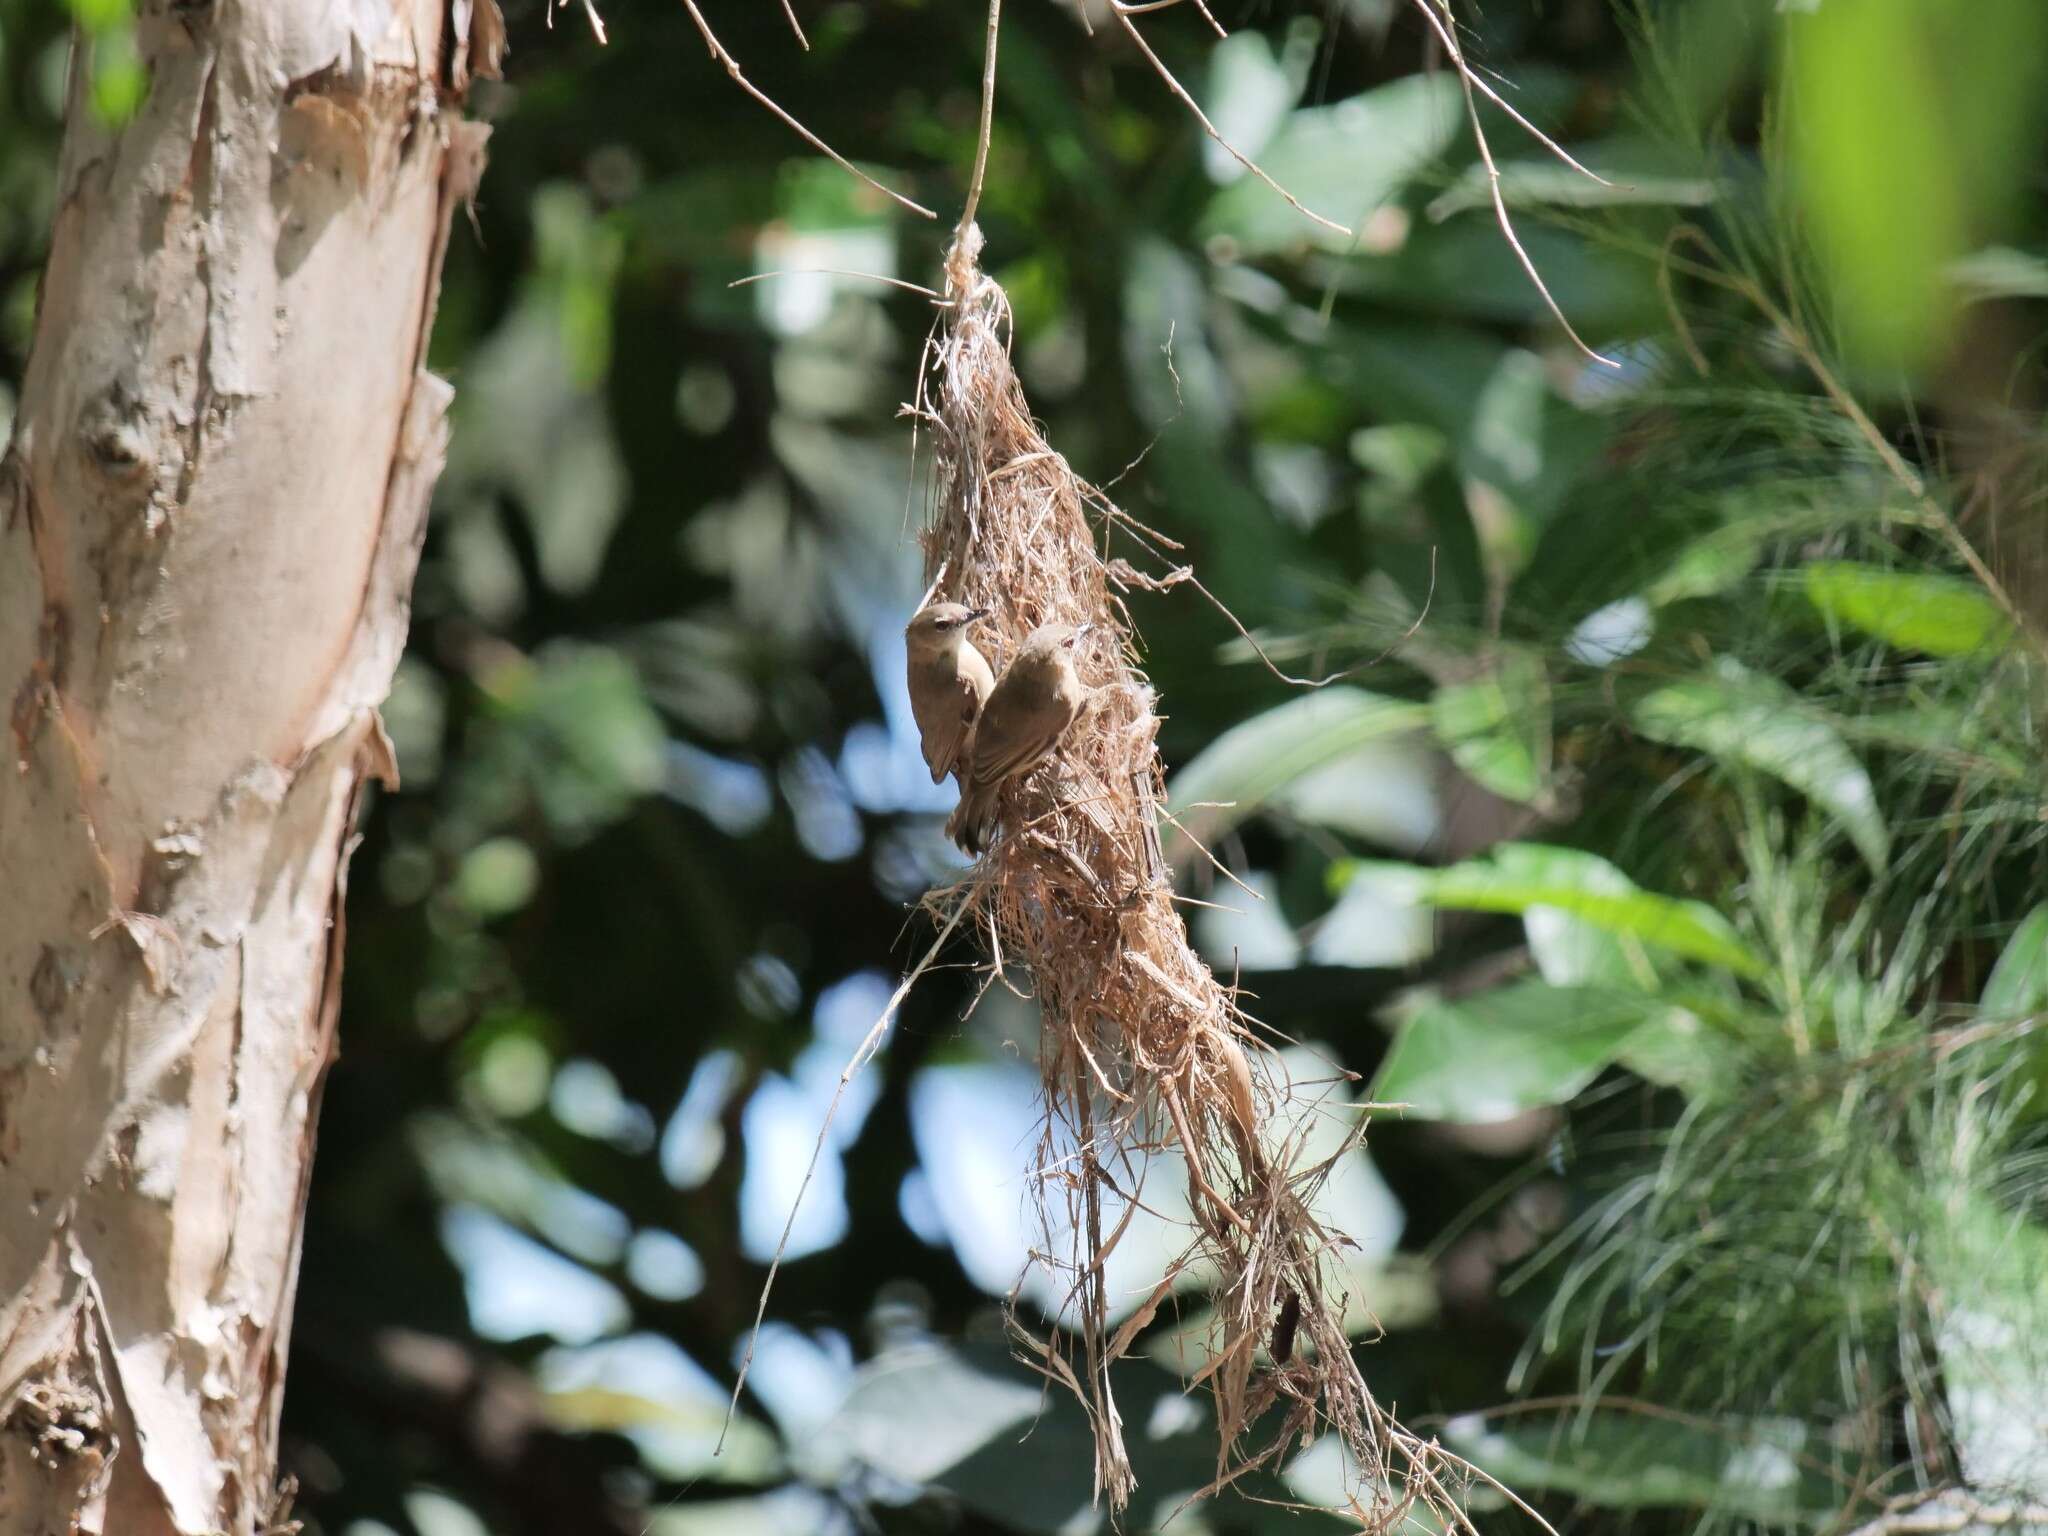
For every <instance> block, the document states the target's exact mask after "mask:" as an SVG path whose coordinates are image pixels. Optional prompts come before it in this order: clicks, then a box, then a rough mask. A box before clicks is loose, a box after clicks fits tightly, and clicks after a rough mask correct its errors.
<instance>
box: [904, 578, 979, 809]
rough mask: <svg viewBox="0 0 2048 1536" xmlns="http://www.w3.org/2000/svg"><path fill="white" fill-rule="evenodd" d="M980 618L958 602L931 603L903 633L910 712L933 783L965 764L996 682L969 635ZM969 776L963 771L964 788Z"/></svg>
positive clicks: (914, 616)
mask: <svg viewBox="0 0 2048 1536" xmlns="http://www.w3.org/2000/svg"><path fill="white" fill-rule="evenodd" d="M981 616H982V610H980V609H977V608H967V607H963V606H962V605H961V604H959V603H930V604H927V605H926V606H925V607H923V608H920V609H918V611H917V612H916V613H915V614H914V615H912V617H911V620H910V623H909V624H908V625H907V626H906V627H905V628H904V631H903V639H904V647H905V650H906V652H907V653H908V654H907V659H906V665H907V667H908V669H909V682H910V713H911V715H912V717H913V718H915V719H916V721H917V730H918V735H919V737H920V738H921V745H922V746H923V748H924V761H925V766H926V767H928V768H930V769H931V771H932V782H933V783H934V784H937V783H939V782H941V781H942V780H943V779H944V778H945V777H946V775H947V774H949V773H953V772H955V771H956V770H960V769H963V768H964V766H965V765H964V763H963V762H962V756H963V753H964V751H965V749H966V747H967V744H968V743H969V742H970V741H971V740H972V739H973V735H974V723H975V721H976V720H977V719H978V718H979V717H980V715H981V707H982V705H983V704H984V703H985V702H986V701H987V699H988V696H989V690H990V689H992V688H994V687H995V685H996V679H995V674H994V673H993V672H991V671H990V670H989V665H988V661H987V659H986V658H985V657H984V656H983V655H982V654H981V652H980V651H978V650H976V649H975V648H974V642H973V641H972V640H969V639H968V638H967V627H968V625H970V624H972V623H973V622H974V621H975V620H976V619H978V618H980V617H981ZM966 777H967V776H966V774H965V773H964V772H961V774H960V778H961V782H962V786H963V787H964V786H965V783H966Z"/></svg>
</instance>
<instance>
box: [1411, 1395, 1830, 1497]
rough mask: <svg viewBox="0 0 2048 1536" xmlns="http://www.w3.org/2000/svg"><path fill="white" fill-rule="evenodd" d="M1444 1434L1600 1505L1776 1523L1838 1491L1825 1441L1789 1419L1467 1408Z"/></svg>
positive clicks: (1472, 1456)
mask: <svg viewBox="0 0 2048 1536" xmlns="http://www.w3.org/2000/svg"><path fill="white" fill-rule="evenodd" d="M1444 1441H1445V1443H1446V1444H1447V1445H1449V1446H1450V1448H1451V1449H1452V1450H1454V1451H1456V1452H1457V1453H1458V1454H1459V1455H1461V1456H1464V1457H1466V1458H1468V1459H1469V1460H1470V1461H1472V1462H1473V1464H1474V1465H1476V1466H1479V1467H1482V1468H1484V1469H1485V1470H1486V1471H1487V1472H1488V1473H1490V1474H1491V1475H1492V1476H1494V1477H1497V1478H1499V1479H1500V1480H1501V1481H1502V1482H1503V1483H1505V1484H1506V1485H1507V1486H1508V1487H1510V1488H1513V1489H1516V1490H1517V1491H1519V1492H1522V1493H1533V1492H1535V1491H1537V1490H1539V1489H1549V1490H1554V1491H1556V1492H1559V1493H1568V1494H1572V1495H1575V1496H1576V1497H1577V1498H1579V1499H1580V1500H1582V1501H1584V1502H1585V1503H1587V1504H1592V1505H1599V1506H1602V1507H1604V1508H1607V1509H1655V1508H1671V1507H1675V1508H1688V1509H1701V1510H1709V1509H1710V1510H1712V1511H1714V1513H1715V1514H1717V1515H1721V1516H1734V1517H1737V1518H1742V1519H1749V1520H1758V1521H1768V1522H1774V1523H1782V1522H1787V1521H1796V1520H1800V1519H1801V1518H1802V1517H1818V1516H1820V1515H1823V1514H1826V1513H1829V1512H1830V1511H1832V1510H1834V1509H1836V1508H1837V1507H1839V1505H1840V1503H1841V1498H1842V1490H1841V1488H1840V1487H1839V1486H1838V1485H1837V1484H1836V1482H1835V1480H1834V1479H1833V1478H1832V1477H1831V1476H1830V1475H1829V1474H1828V1471H1827V1470H1826V1469H1827V1463H1828V1462H1829V1461H1830V1460H1831V1459H1832V1458H1831V1457H1830V1455H1829V1452H1828V1450H1827V1448H1826V1446H1825V1445H1824V1444H1823V1443H1821V1442H1820V1440H1819V1439H1818V1437H1817V1436H1811V1435H1809V1432H1808V1430H1807V1428H1806V1426H1804V1425H1803V1424H1800V1423H1799V1422H1798V1421H1797V1420H1793V1419H1751V1420H1743V1419H1730V1420H1728V1421H1726V1422H1725V1423H1723V1424H1721V1425H1718V1426H1703V1425H1701V1424H1698V1423H1691V1422H1687V1423H1679V1422H1675V1421H1674V1420H1671V1419H1664V1418H1648V1417H1639V1416H1637V1415H1634V1414H1629V1413H1624V1412H1620V1411H1617V1410H1604V1409H1603V1410H1598V1411H1594V1412H1590V1413H1584V1414H1578V1413H1566V1414H1557V1413H1542V1414H1537V1413H1531V1414H1511V1415H1509V1414H1502V1415H1494V1416H1492V1417H1483V1416H1481V1415H1479V1414H1466V1415H1461V1416H1460V1417H1458V1418H1455V1419H1452V1420H1451V1421H1450V1422H1449V1423H1448V1424H1446V1425H1445V1426H1444ZM1845 1480H1846V1479H1845Z"/></svg>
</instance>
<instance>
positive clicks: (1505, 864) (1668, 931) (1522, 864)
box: [1330, 843, 1764, 976]
mask: <svg viewBox="0 0 2048 1536" xmlns="http://www.w3.org/2000/svg"><path fill="white" fill-rule="evenodd" d="M1330 873H1331V880H1332V882H1333V883H1348V882H1349V881H1351V880H1354V879H1359V880H1372V881H1373V882H1375V883H1376V884H1382V885H1384V886H1386V887H1388V888H1389V890H1390V891H1392V892H1394V893H1398V894H1400V895H1403V896H1405V897H1406V898H1407V899H1408V900H1410V901H1416V902H1422V903H1426V904H1427V905H1430V906H1436V907H1451V908H1455V909H1457V910H1460V911H1467V912H1513V913H1518V914H1521V913H1527V912H1529V911H1531V910H1533V909H1537V908H1545V907H1547V908H1553V909H1555V910H1557V911H1559V912H1563V913H1565V914H1567V915H1569V916H1571V917H1575V918H1579V919H1581V920H1583V921H1585V922H1588V923H1591V924H1592V925H1593V926H1594V927H1596V928H1599V929H1602V930H1603V931H1605V932H1607V933H1611V934H1615V935H1617V936H1619V937H1623V938H1627V939H1635V940H1639V941H1641V942H1642V943H1644V944H1652V945H1655V946H1657V947H1658V948H1660V949H1668V950H1670V951H1672V952H1673V953H1674V954H1679V955H1683V956H1685V957H1686V958H1687V959H1690V960H1699V961H1702V962H1704V963H1705V964H1708V965H1716V966H1720V967H1722V968H1723V969H1725V970H1729V971H1733V972H1734V973H1736V974H1737V975H1739V976H1757V975H1761V974H1762V972H1763V968H1764V966H1763V961H1762V960H1761V959H1759V958H1758V956H1757V955H1756V953H1755V952H1754V951H1753V950H1752V949H1751V948H1750V947H1749V946H1748V945H1747V944H1746V943H1745V942H1744V941H1743V939H1742V936H1741V935H1740V934H1738V933H1737V932H1736V931H1735V927H1734V925H1733V924H1732V923H1730V922H1729V921H1728V919H1727V918H1725V917H1723V916H1722V915H1721V914H1720V913H1719V912H1716V911H1715V910H1714V909H1713V908H1712V907H1710V906H1707V905H1706V904H1705V903H1704V902H1698V901H1686V900H1683V899H1681V898H1678V897H1672V896H1659V895H1656V894H1654V893H1652V892H1649V891H1645V890H1642V889H1640V888H1639V887H1637V886H1636V885H1635V884H1633V883H1632V882H1631V881H1630V880H1629V879H1628V877H1627V876H1625V875H1623V874H1622V873H1621V872H1620V871H1619V870H1617V869H1616V868H1615V867H1614V866H1613V865H1611V864H1609V863H1608V862H1607V861H1606V860H1605V859H1601V858H1598V857H1596V856H1595V855H1593V854H1590V853H1582V852H1580V851H1579V850H1577V849H1574V848H1553V847H1549V846H1547V845H1545V844H1542V843H1503V844H1501V845H1500V846H1499V847H1497V848H1495V849H1494V850H1493V852H1492V854H1491V856H1489V857H1488V858H1484V859H1472V860H1468V861H1467V862H1465V863H1463V864H1454V865H1452V866H1451V867H1450V868H1448V869H1424V868H1420V867H1418V866H1416V865H1413V864H1393V863H1381V862H1375V861H1370V860H1352V861H1347V862H1345V863H1342V864H1339V865H1336V866H1334V867H1333V868H1332V870H1331V872H1330Z"/></svg>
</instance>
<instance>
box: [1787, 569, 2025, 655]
mask: <svg viewBox="0 0 2048 1536" xmlns="http://www.w3.org/2000/svg"><path fill="white" fill-rule="evenodd" d="M1806 596H1807V598H1808V600H1809V601H1811V602H1812V604H1813V606H1814V607H1816V608H1818V609H1819V610H1820V611H1821V612H1822V613H1823V614H1825V615H1826V616H1827V617H1828V618H1830V619H1833V620H1834V621H1836V622H1837V623H1841V624H1847V625H1849V626H1850V627H1852V628H1854V629H1860V630H1862V631H1863V632H1864V633H1865V634H1867V635H1875V636H1876V637H1877V638H1878V639H1880V640H1882V641H1884V642H1885V643H1886V644H1888V645H1895V646H1898V647H1899V648H1900V649H1902V650H1908V651H1923V652H1925V653H1926V654H1927V655H1929V656H1967V655H1969V654H1970V653H1971V652H1973V651H1981V650H1983V649H1985V648H1986V647H1987V646H1991V645H1995V644H1997V643H1998V642H1999V641H2001V640H2002V639H2004V638H2005V636H2006V634H2007V633H2008V631H2009V630H2010V628H2011V626H2010V625H2009V624H2008V623H2007V622H2006V619H2005V615H2004V614H2002V613H2000V612H1999V611H1998V605H1997V604H1996V603H1994V602H1992V601H1991V599H1990V598H1989V597H1987V596H1986V595H1985V593H1984V589H1983V588H1982V587H1980V586H1978V585H1977V584H1976V583H1975V582H1973V581H1966V580H1964V579H1963V578H1962V577H1960V576H1942V575H1937V574H1933V573H1930V572H1925V571H1893V570H1887V569H1886V568H1885V567H1883V566H1880V565H1860V564H1857V563H1856V562H1854V561H1849V560H1817V561H1815V562H1814V563H1812V564H1811V565H1809V566H1807V567H1806Z"/></svg>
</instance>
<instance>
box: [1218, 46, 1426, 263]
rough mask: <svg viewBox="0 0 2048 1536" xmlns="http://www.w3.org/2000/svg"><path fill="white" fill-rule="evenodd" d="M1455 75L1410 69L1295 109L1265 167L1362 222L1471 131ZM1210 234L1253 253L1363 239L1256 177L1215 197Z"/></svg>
mask: <svg viewBox="0 0 2048 1536" xmlns="http://www.w3.org/2000/svg"><path fill="white" fill-rule="evenodd" d="M1463 127H1464V115H1463V112H1462V109H1461V105H1460V101H1459V95H1458V86H1457V82H1456V80H1455V77H1453V76H1451V75H1449V74H1438V75H1411V76H1409V77H1408V78H1406V79H1402V80H1395V81H1392V82H1391V83H1389V84H1387V85H1382V86H1379V87H1377V88H1376V89H1374V90H1370V91H1367V92H1365V93H1364V94H1363V95H1361V96H1353V97H1351V98H1350V99H1348V100H1346V101H1339V102H1335V103H1333V104H1332V105H1330V106H1327V107H1306V108H1303V109H1302V110H1300V111H1298V112H1292V113H1289V114H1288V117H1287V120H1286V122H1285V123H1283V124H1282V125H1281V127H1280V129H1279V131H1278V132H1277V133H1275V134H1274V135H1273V138H1272V141H1271V142H1270V143H1269V144H1267V146H1266V149H1265V152H1264V153H1263V154H1261V155H1260V156H1259V165H1260V167H1261V168H1262V169H1264V170H1265V172H1266V173H1267V174H1268V175H1269V176H1271V177H1272V178H1273V180H1274V181H1276V182H1277V183H1279V184H1280V185H1281V186H1283V187H1285V188H1286V189H1287V190H1288V191H1289V192H1290V193H1292V194H1293V195H1294V196H1295V197H1296V198H1297V199H1299V200H1300V202H1301V203H1302V205H1303V206H1304V207H1306V208H1309V209H1311V210H1313V211H1314V212H1315V213H1318V214H1320V215H1322V216H1323V217H1324V218H1326V219H1331V220H1334V221H1335V222H1337V223H1339V224H1342V225H1345V226H1346V227H1347V228H1352V229H1355V228H1357V226H1358V224H1359V223H1360V221H1362V220H1363V219H1364V218H1365V217H1366V216H1367V215H1369V214H1370V213H1371V212H1372V211H1373V210H1374V209H1375V208H1377V207H1379V205H1380V204H1382V203H1384V202H1386V201H1387V200H1388V199H1389V198H1391V197H1392V196H1393V195H1394V194H1395V193H1397V192H1399V191H1400V190H1401V189H1402V188H1403V187H1404V186H1406V185H1407V184H1408V182H1409V181H1410V180H1411V179H1413V178H1414V176H1415V175H1416V174H1417V173H1418V172H1419V171H1421V170H1422V169H1423V168H1424V167H1425V166H1427V165H1428V164H1429V163H1430V162H1431V161H1433V160H1435V159H1436V158H1437V157H1438V156H1439V155H1441V154H1442V153H1443V152H1444V150H1445V149H1447V148H1448V147H1449V146H1450V144H1451V141H1452V140H1453V139H1454V138H1456V136H1457V135H1458V134H1459V133H1460V132H1461V131H1462V129H1463ZM1200 233H1201V237H1202V238H1204V239H1210V238H1214V237H1215V236H1218V235H1223V236H1227V237H1229V238H1230V239H1232V240H1235V241H1236V242H1237V246H1238V249H1239V250H1240V251H1241V252H1242V253H1243V254H1245V255H1247V256H1264V255H1271V254H1273V253H1275V252H1279V251H1292V250H1298V249H1301V248H1303V247H1307V246H1310V245H1318V246H1321V247H1322V248H1323V249H1325V250H1331V251H1345V250H1349V249H1351V248H1352V245H1353V243H1354V237H1353V236H1351V235H1349V234H1340V233H1339V232H1338V231H1336V230H1333V229H1330V228H1327V227H1326V226H1324V225H1321V224H1317V223H1314V222H1313V221H1311V220H1309V219H1307V218H1305V217H1303V216H1302V214H1301V213H1300V212H1299V211H1298V210H1297V209H1294V208H1291V207H1289V206H1288V204H1287V201H1286V199H1284V198H1282V197H1281V196H1280V194H1279V193H1277V192H1275V191H1274V190H1273V189H1272V188H1271V187H1269V186H1267V185H1266V184H1265V183H1264V182H1263V181H1260V180H1259V179H1258V178H1256V177H1253V176H1241V177H1239V178H1238V179H1237V180H1236V181H1233V182H1232V183H1230V185H1229V186H1227V187H1224V188H1223V189H1222V190H1221V191H1219V192H1218V193H1217V194H1216V196H1215V197H1214V198H1212V199H1211V200H1210V203H1209V210H1208V213H1207V214H1206V215H1205V216H1204V218H1203V220H1202V224H1201V230H1200Z"/></svg>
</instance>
